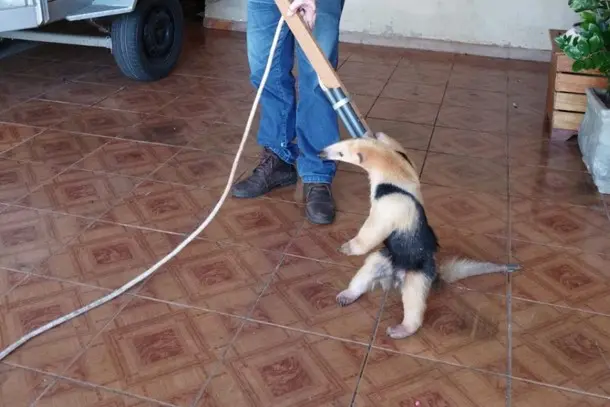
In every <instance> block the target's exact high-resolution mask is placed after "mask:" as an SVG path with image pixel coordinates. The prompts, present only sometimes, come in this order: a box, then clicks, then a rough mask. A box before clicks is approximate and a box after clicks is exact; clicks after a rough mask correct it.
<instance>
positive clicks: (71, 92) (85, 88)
mask: <svg viewBox="0 0 610 407" xmlns="http://www.w3.org/2000/svg"><path fill="white" fill-rule="evenodd" d="M118 90H119V88H118V87H116V86H110V85H98V84H89V83H74V82H69V83H65V84H63V85H59V86H57V87H54V88H52V89H49V90H48V91H46V92H44V93H43V94H42V95H40V96H39V98H40V99H45V100H51V101H56V102H64V103H75V104H79V105H89V106H90V105H94V104H96V103H98V102H100V101H101V100H103V99H105V98H107V97H109V96H111V95H112V94H113V93H116V92H117V91H118Z"/></svg>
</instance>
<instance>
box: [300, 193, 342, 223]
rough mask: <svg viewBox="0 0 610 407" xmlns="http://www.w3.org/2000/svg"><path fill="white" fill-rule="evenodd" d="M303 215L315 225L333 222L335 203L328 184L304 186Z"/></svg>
mask: <svg viewBox="0 0 610 407" xmlns="http://www.w3.org/2000/svg"><path fill="white" fill-rule="evenodd" d="M303 195H305V215H306V216H307V220H309V221H310V222H311V223H314V224H316V225H328V224H330V223H333V221H334V220H335V201H334V199H333V194H332V192H331V189H330V185H329V184H304V185H303Z"/></svg>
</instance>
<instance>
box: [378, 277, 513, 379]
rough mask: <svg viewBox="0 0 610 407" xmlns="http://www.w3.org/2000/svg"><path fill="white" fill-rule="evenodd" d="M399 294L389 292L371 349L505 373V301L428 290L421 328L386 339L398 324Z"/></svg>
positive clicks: (476, 294)
mask: <svg viewBox="0 0 610 407" xmlns="http://www.w3.org/2000/svg"><path fill="white" fill-rule="evenodd" d="M402 318H403V306H402V302H401V300H400V294H399V293H396V292H392V293H390V295H389V296H388V299H387V300H386V304H385V305H384V310H383V313H382V315H381V321H380V324H379V328H378V330H377V336H376V338H375V342H374V346H376V347H378V348H380V349H388V350H392V351H396V352H400V353H405V354H410V355H417V356H421V357H426V358H430V359H432V360H437V361H443V362H448V363H456V364H460V365H463V366H468V367H473V368H480V369H483V370H488V371H492V372H495V373H501V374H502V373H505V372H506V355H507V343H508V321H507V318H506V300H505V297H502V296H498V295H493V294H483V293H480V292H474V291H463V290H456V289H454V288H453V287H446V288H442V289H440V290H435V291H431V293H430V296H429V297H428V304H427V308H426V314H425V316H424V323H423V325H422V327H421V328H420V329H419V331H417V332H416V333H415V334H414V335H412V336H410V337H408V338H405V339H401V340H395V339H391V338H390V337H389V336H387V334H386V329H387V328H388V327H389V326H393V325H396V324H398V323H400V322H401V321H402Z"/></svg>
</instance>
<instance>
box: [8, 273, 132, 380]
mask: <svg viewBox="0 0 610 407" xmlns="http://www.w3.org/2000/svg"><path fill="white" fill-rule="evenodd" d="M106 294H107V292H106V291H103V290H97V289H91V288H87V287H83V286H77V285H73V284H69V283H67V282H59V281H56V280H49V279H45V278H40V277H35V276H31V277H30V278H29V279H28V280H26V281H25V282H24V283H22V284H21V285H19V286H17V287H16V288H15V289H13V290H12V291H11V292H10V294H8V295H7V296H5V297H4V298H3V299H2V305H1V308H2V327H1V328H0V330H1V331H2V335H1V336H2V348H3V349H4V348H5V347H7V346H9V345H10V344H11V343H13V342H14V341H16V340H17V339H19V338H20V337H22V336H23V335H26V334H27V333H29V332H30V331H32V330H34V329H36V328H38V327H40V326H42V325H44V324H46V323H48V322H50V321H52V320H54V319H56V318H59V317H60V316H62V315H65V314H68V313H70V312H72V311H74V310H76V309H78V308H81V307H83V306H85V305H86V304H88V303H90V302H92V301H94V300H96V299H98V298H100V297H102V296H104V295H106ZM129 299H130V297H128V296H124V297H121V298H118V299H117V300H116V301H113V302H111V303H108V304H104V305H102V306H100V307H98V308H95V309H93V310H91V311H90V312H88V313H87V314H85V315H83V316H81V317H79V318H76V319H73V320H71V321H69V322H66V323H65V324H62V325H59V326H57V327H56V328H54V329H53V330H51V331H48V332H46V333H44V334H42V335H41V336H39V337H36V338H33V339H32V340H30V341H29V342H27V343H25V344H24V345H23V346H22V347H20V348H18V349H17V350H15V352H14V353H12V354H10V355H9V356H8V357H7V358H6V362H8V363H15V364H18V365H20V366H25V367H29V368H34V369H38V370H40V371H44V372H48V373H53V374H61V373H62V372H63V371H64V370H65V369H67V368H68V367H69V366H70V364H71V363H72V361H73V360H74V359H75V358H76V357H77V356H78V354H79V353H82V352H83V351H84V350H85V349H86V348H87V346H88V345H89V343H90V342H91V340H93V338H94V336H95V335H96V334H97V333H98V332H99V331H100V330H101V329H102V328H103V327H104V326H105V325H106V324H107V323H108V322H109V321H110V320H111V319H112V318H114V316H115V315H116V314H117V313H118V312H119V310H120V309H121V307H122V306H124V305H125V304H126V302H127V301H129Z"/></svg>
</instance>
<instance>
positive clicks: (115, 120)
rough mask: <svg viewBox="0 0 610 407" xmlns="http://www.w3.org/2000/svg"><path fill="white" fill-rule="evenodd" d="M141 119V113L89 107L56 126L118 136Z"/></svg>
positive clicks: (63, 128)
mask: <svg viewBox="0 0 610 407" xmlns="http://www.w3.org/2000/svg"><path fill="white" fill-rule="evenodd" d="M143 119H144V116H143V115H142V114H141V113H133V112H121V111H116V110H109V109H99V108H93V107H91V108H85V109H82V111H81V112H80V113H79V114H78V115H73V116H72V117H71V118H70V119H68V120H66V121H65V122H64V123H62V124H60V125H59V126H57V128H58V129H60V130H65V131H72V132H77V133H87V134H96V135H99V136H106V137H118V136H120V135H121V134H122V133H123V132H124V131H125V130H126V129H127V128H128V127H130V126H134V125H136V124H138V123H140V122H141V121H142V120H143Z"/></svg>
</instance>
